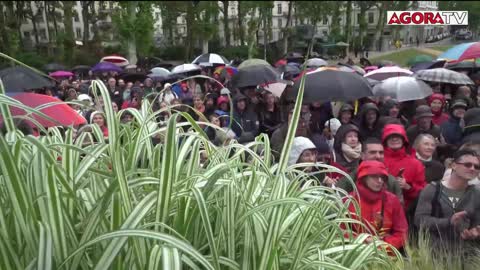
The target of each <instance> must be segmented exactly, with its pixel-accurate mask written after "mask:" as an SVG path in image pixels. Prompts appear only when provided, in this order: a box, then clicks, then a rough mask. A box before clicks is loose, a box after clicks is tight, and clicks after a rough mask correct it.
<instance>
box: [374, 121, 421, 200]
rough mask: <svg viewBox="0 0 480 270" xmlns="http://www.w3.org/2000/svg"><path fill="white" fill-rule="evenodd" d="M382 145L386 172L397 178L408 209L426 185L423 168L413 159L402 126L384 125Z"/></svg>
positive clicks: (413, 156) (413, 155)
mask: <svg viewBox="0 0 480 270" xmlns="http://www.w3.org/2000/svg"><path fill="white" fill-rule="evenodd" d="M382 143H383V146H384V148H385V158H384V162H385V165H386V166H387V170H388V172H389V173H390V174H391V175H393V176H395V177H397V180H398V181H399V184H400V187H401V188H402V190H403V197H404V199H405V208H406V209H408V207H409V206H410V203H411V202H413V201H415V199H416V198H417V197H418V196H419V194H420V191H421V190H422V189H423V188H424V187H425V186H426V184H427V182H426V181H425V167H424V166H423V164H422V163H421V162H420V161H419V160H418V159H416V158H415V154H414V151H412V149H411V148H410V147H409V144H408V139H407V133H406V132H405V128H404V127H403V126H402V125H398V124H388V125H386V126H385V127H384V129H383V134H382ZM412 153H413V154H412Z"/></svg>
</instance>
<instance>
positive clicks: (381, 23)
mask: <svg viewBox="0 0 480 270" xmlns="http://www.w3.org/2000/svg"><path fill="white" fill-rule="evenodd" d="M375 6H376V7H377V9H378V14H379V15H378V21H377V26H376V27H375V35H374V37H373V40H374V41H377V44H372V48H373V49H377V50H378V51H381V50H382V39H381V37H382V34H383V30H384V29H385V22H386V18H387V10H389V6H390V1H380V2H377V3H376V4H375Z"/></svg>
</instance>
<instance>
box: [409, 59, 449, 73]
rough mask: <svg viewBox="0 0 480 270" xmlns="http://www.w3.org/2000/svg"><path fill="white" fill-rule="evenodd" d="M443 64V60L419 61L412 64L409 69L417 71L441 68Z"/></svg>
mask: <svg viewBox="0 0 480 270" xmlns="http://www.w3.org/2000/svg"><path fill="white" fill-rule="evenodd" d="M444 64H445V60H440V61H428V62H421V63H417V64H415V65H413V66H412V67H411V68H410V71H413V72H417V71H420V70H424V69H432V68H441V67H443V65H444Z"/></svg>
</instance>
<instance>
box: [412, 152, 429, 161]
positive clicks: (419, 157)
mask: <svg viewBox="0 0 480 270" xmlns="http://www.w3.org/2000/svg"><path fill="white" fill-rule="evenodd" d="M416 156H417V159H418V160H420V161H425V162H429V161H432V157H430V158H428V159H424V158H423V157H422V156H420V154H418V152H417V153H416Z"/></svg>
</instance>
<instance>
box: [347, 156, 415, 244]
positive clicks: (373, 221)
mask: <svg viewBox="0 0 480 270" xmlns="http://www.w3.org/2000/svg"><path fill="white" fill-rule="evenodd" d="M367 175H384V176H388V173H387V170H386V168H385V165H384V164H383V163H381V162H379V161H374V160H368V161H364V162H362V163H361V164H360V167H359V168H358V172H357V182H356V184H357V188H358V193H357V192H352V193H350V194H351V195H352V196H353V197H354V198H355V199H356V200H357V201H358V202H359V205H360V217H358V216H357V215H356V212H355V207H354V205H353V204H350V205H349V207H348V209H349V211H350V213H351V215H353V216H354V218H356V219H358V220H360V221H362V222H363V223H365V224H366V225H367V226H366V227H367V229H365V228H364V227H362V226H359V225H356V224H355V225H352V230H353V232H354V234H358V233H370V234H377V235H379V236H380V237H381V239H382V240H383V241H385V242H386V243H389V244H390V245H392V246H394V247H395V248H397V249H399V248H401V247H403V245H404V243H405V241H406V240H407V232H408V224H407V219H406V217H405V213H404V211H403V208H402V204H401V203H400V200H399V199H398V197H397V196H395V195H394V194H393V193H390V192H388V191H387V190H386V189H385V187H384V188H383V189H382V190H381V191H379V192H374V191H372V190H371V189H369V188H368V187H367V186H366V185H365V183H364V180H363V178H364V177H365V176H367Z"/></svg>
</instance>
